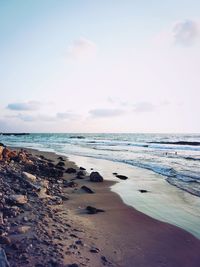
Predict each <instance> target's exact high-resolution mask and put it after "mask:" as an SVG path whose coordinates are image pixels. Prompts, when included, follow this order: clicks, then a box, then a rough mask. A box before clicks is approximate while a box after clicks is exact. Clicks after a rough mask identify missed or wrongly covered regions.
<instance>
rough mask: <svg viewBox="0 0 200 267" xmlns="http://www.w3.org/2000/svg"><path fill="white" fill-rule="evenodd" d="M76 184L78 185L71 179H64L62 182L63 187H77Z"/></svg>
mask: <svg viewBox="0 0 200 267" xmlns="http://www.w3.org/2000/svg"><path fill="white" fill-rule="evenodd" d="M77 186H78V184H77V183H75V182H73V181H71V182H67V181H65V183H64V187H77Z"/></svg>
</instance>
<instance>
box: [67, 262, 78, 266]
mask: <svg viewBox="0 0 200 267" xmlns="http://www.w3.org/2000/svg"><path fill="white" fill-rule="evenodd" d="M67 267H79V265H78V264H76V263H72V264H68V265H67Z"/></svg>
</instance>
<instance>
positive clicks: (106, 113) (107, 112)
mask: <svg viewBox="0 0 200 267" xmlns="http://www.w3.org/2000/svg"><path fill="white" fill-rule="evenodd" d="M124 112H125V111H124V110H122V109H92V110H90V111H89V113H90V114H91V115H92V116H93V117H96V118H102V117H116V116H120V115H123V114H124Z"/></svg>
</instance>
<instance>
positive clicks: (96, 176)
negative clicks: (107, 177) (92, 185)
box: [90, 172, 103, 182]
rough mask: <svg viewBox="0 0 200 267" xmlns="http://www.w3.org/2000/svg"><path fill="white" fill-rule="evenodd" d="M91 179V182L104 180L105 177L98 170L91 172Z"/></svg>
mask: <svg viewBox="0 0 200 267" xmlns="http://www.w3.org/2000/svg"><path fill="white" fill-rule="evenodd" d="M90 181H91V182H103V177H102V176H101V175H100V174H99V173H98V172H91V174H90Z"/></svg>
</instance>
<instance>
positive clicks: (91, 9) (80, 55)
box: [0, 0, 200, 133]
mask: <svg viewBox="0 0 200 267" xmlns="http://www.w3.org/2000/svg"><path fill="white" fill-rule="evenodd" d="M0 92H1V97H0V132H2V131H6V132H158V133H159V132H165V133H166V132H170V133H173V132H175V133H177V132H179V133H181V132H183V133H184V132H188V133H189V132H191V133H199V132H200V123H199V114H200V104H199V101H200V1H195V0H187V1H186V0H168V1H165V2H163V1H159V0H152V1H148V0H140V1H139V0H138V1H137V0H21V1H15V0H10V1H7V0H0Z"/></svg>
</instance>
